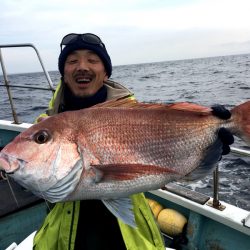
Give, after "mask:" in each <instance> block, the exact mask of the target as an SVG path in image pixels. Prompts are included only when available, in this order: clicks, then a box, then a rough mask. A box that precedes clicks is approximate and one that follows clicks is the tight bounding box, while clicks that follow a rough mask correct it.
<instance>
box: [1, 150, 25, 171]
mask: <svg viewBox="0 0 250 250" xmlns="http://www.w3.org/2000/svg"><path fill="white" fill-rule="evenodd" d="M25 164H26V161H24V160H22V159H18V158H17V157H15V156H12V155H9V154H6V153H4V152H0V170H1V172H2V173H5V174H8V175H9V174H14V173H15V172H16V171H17V170H19V169H20V168H23V167H24V165H25Z"/></svg>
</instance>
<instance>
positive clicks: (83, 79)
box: [75, 76, 92, 84]
mask: <svg viewBox="0 0 250 250" xmlns="http://www.w3.org/2000/svg"><path fill="white" fill-rule="evenodd" d="M75 81H76V83H78V84H88V83H90V82H91V81H92V77H91V76H76V77H75Z"/></svg>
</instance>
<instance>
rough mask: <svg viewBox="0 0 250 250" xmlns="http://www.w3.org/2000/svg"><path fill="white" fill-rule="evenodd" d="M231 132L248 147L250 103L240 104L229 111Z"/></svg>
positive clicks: (249, 142) (249, 140)
mask: <svg viewBox="0 0 250 250" xmlns="http://www.w3.org/2000/svg"><path fill="white" fill-rule="evenodd" d="M231 113H232V120H233V124H234V126H233V129H232V132H233V133H234V134H235V135H236V136H238V137H240V138H241V139H243V140H244V141H245V142H246V143H247V144H249V145H250V101H248V102H245V103H242V104H240V105H238V106H236V107H235V108H233V109H232V110H231Z"/></svg>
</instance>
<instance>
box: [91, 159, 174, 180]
mask: <svg viewBox="0 0 250 250" xmlns="http://www.w3.org/2000/svg"><path fill="white" fill-rule="evenodd" d="M91 167H92V168H93V170H94V171H95V173H96V174H95V176H96V177H95V178H96V182H98V181H103V182H104V181H109V180H116V181H125V180H133V179H136V178H139V177H142V176H148V175H161V174H178V173H177V172H176V171H174V170H172V169H170V168H167V167H162V166H155V165H143V164H120V163H118V164H106V165H91Z"/></svg>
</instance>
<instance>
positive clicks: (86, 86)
mask: <svg viewBox="0 0 250 250" xmlns="http://www.w3.org/2000/svg"><path fill="white" fill-rule="evenodd" d="M62 46H65V47H64V48H62ZM58 66H59V71H60V73H61V76H62V78H61V83H60V84H59V86H58V87H57V90H56V93H55V95H54V97H53V98H52V100H51V101H50V104H49V109H48V111H47V115H54V114H57V113H60V112H64V111H69V110H77V109H82V108H88V107H90V106H93V105H95V104H97V103H101V102H104V101H106V100H110V99H118V98H122V97H130V98H134V97H133V94H132V93H131V92H130V91H129V90H128V89H126V88H125V87H123V86H122V85H120V84H118V83H116V82H113V81H110V80H108V78H109V77H110V76H111V73H112V64H111V60H110V57H109V55H108V53H107V50H106V48H105V45H104V43H103V42H102V41H101V39H100V38H99V37H97V36H96V35H94V34H89V33H87V34H81V35H79V34H68V35H66V36H65V37H64V38H63V39H62V43H61V54H60V56H59V64H58ZM44 116H46V115H45V114H43V115H41V116H40V117H44ZM132 200H133V209H134V213H135V220H136V226H137V228H136V229H135V228H132V227H130V226H128V225H126V224H124V223H123V222H121V221H120V220H117V218H116V217H115V216H114V215H113V214H111V212H110V211H109V210H108V209H107V208H106V207H105V206H104V205H103V203H102V201H100V200H83V201H76V202H65V203H58V204H56V205H55V207H54V208H53V209H52V211H51V212H50V213H49V215H48V216H47V218H46V219H45V222H44V224H43V226H42V228H41V229H40V230H39V231H38V233H37V234H36V236H35V239H34V247H35V249H58V250H63V249H77V250H78V249H91V250H93V249H102V250H105V249H109V250H112V249H115V250H122V249H133V250H134V249H143V250H147V249H152V250H153V249H157V250H158V249H159V250H161V249H162V250H163V249H165V247H164V243H163V239H162V236H161V233H160V231H159V229H158V226H157V225H156V223H155V219H154V217H153V215H152V212H151V211H150V208H149V206H148V204H147V201H146V199H145V197H144V195H143V194H136V195H133V196H132Z"/></svg>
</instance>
